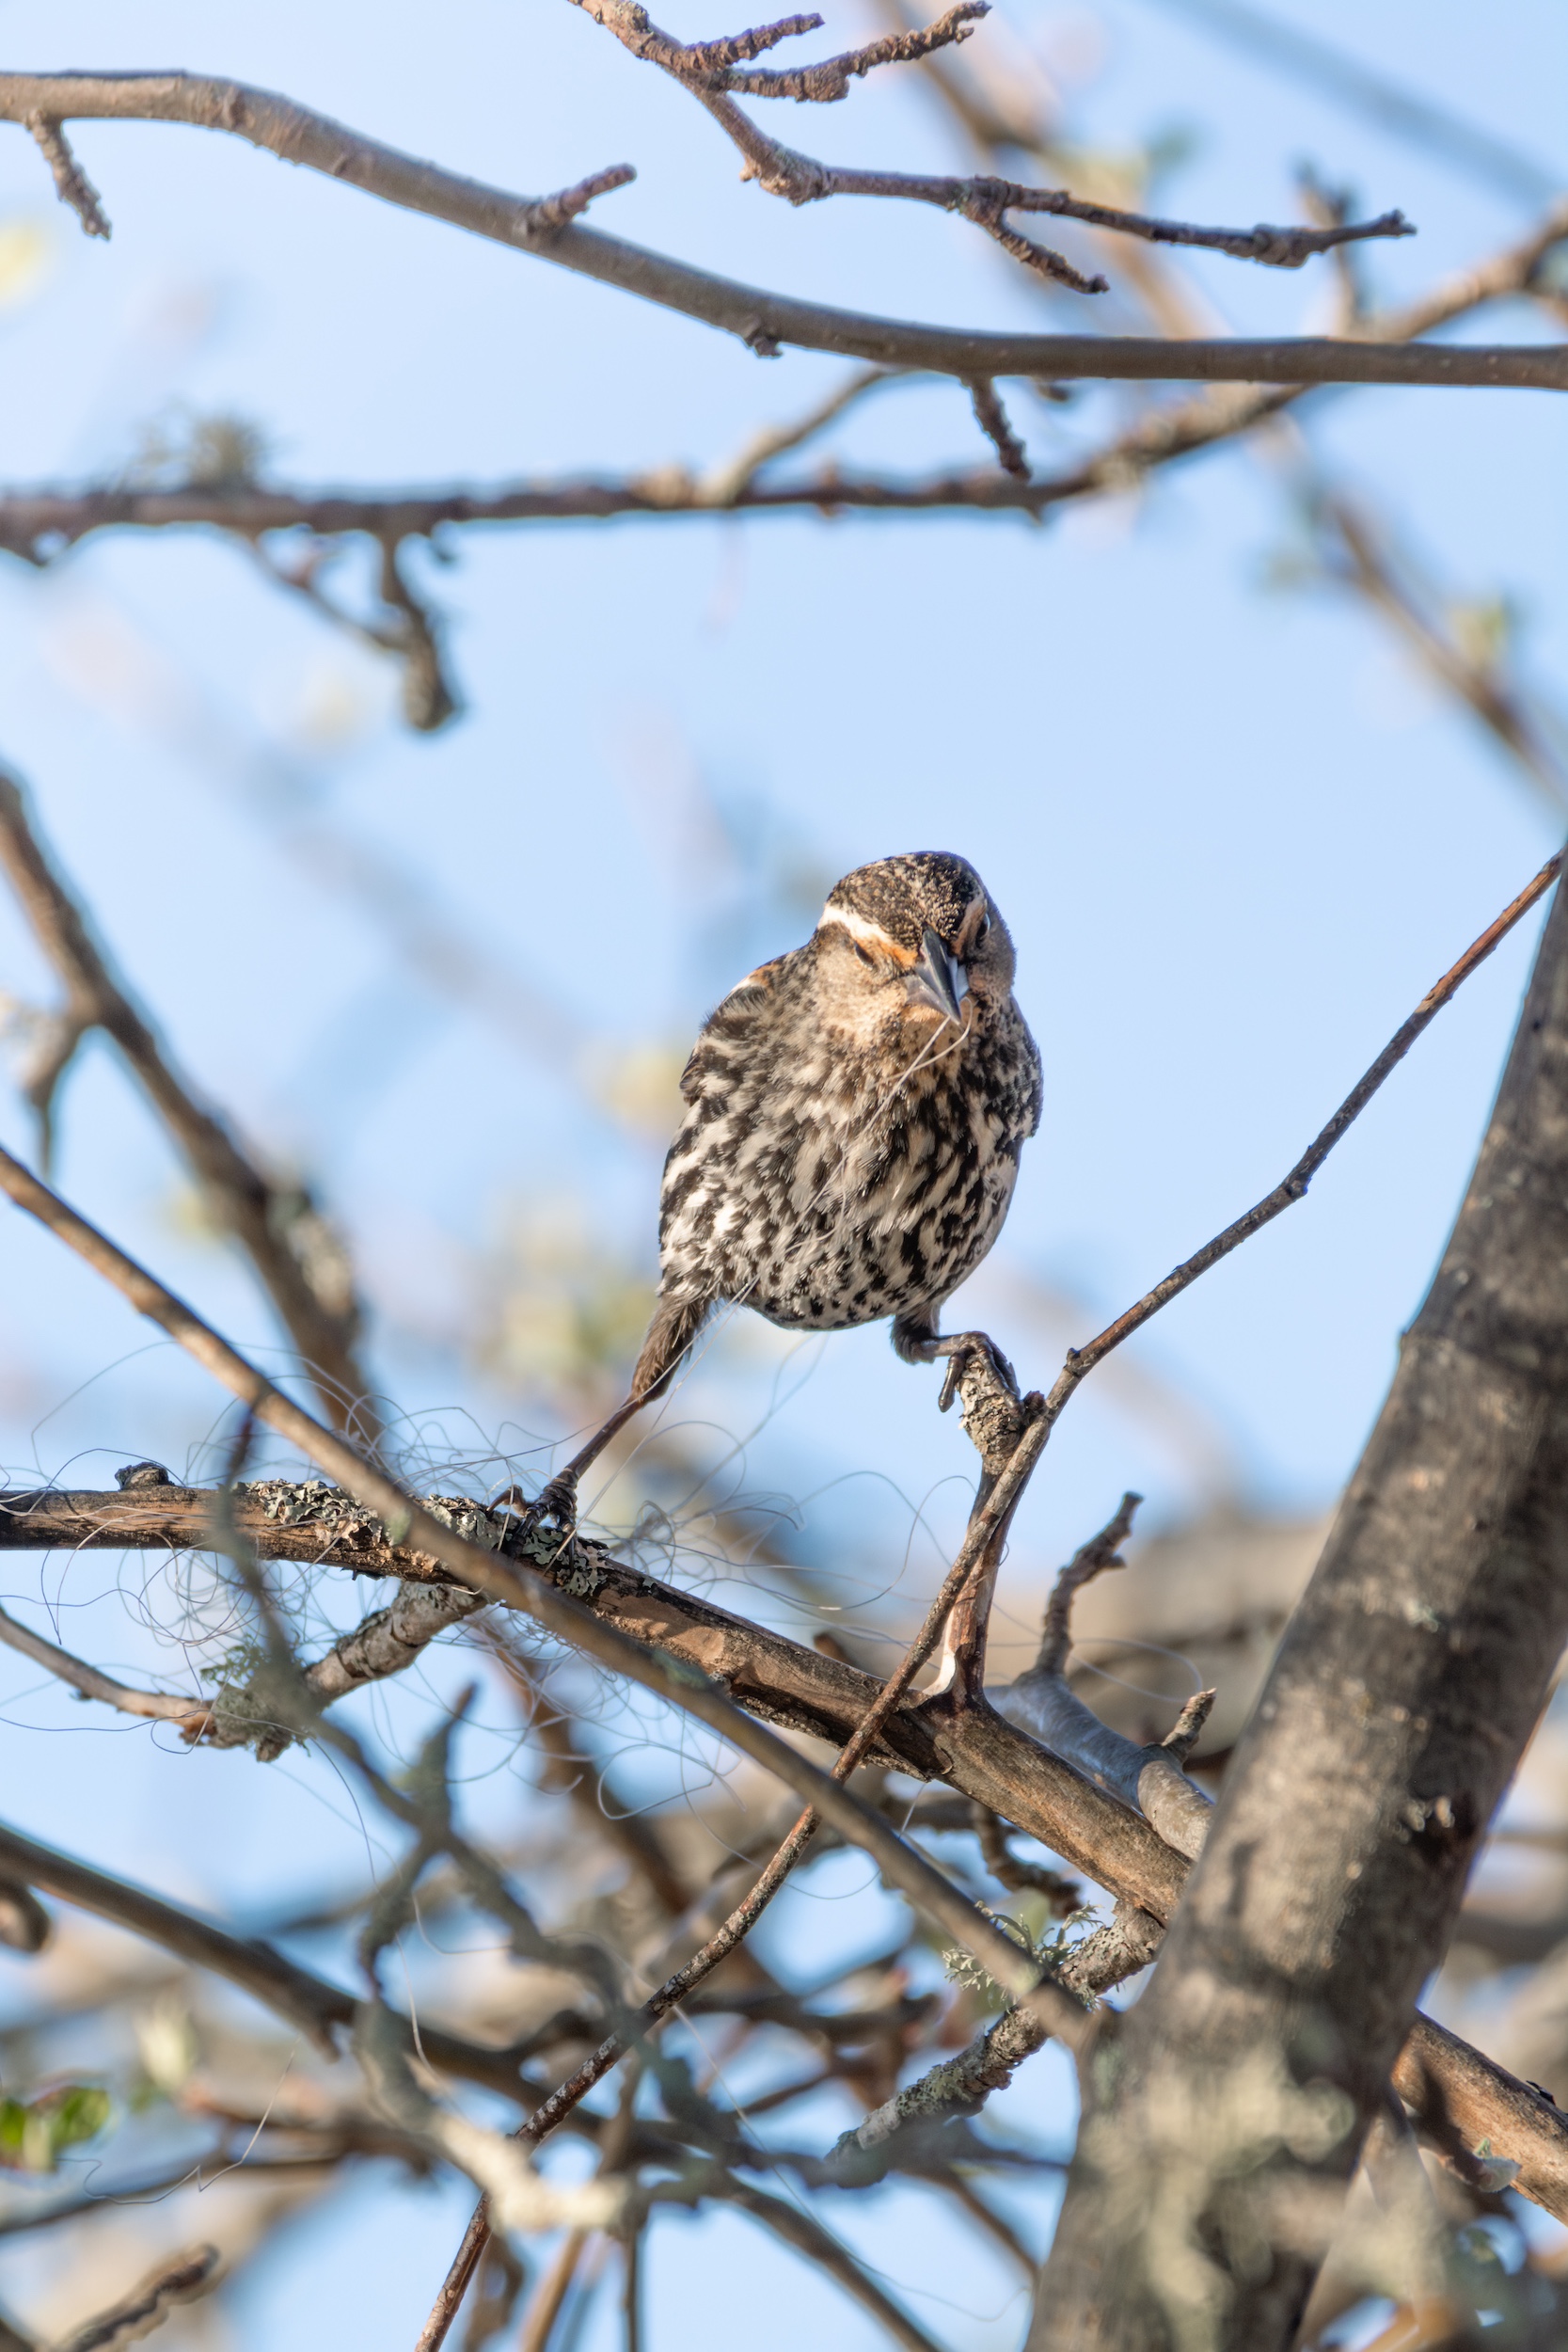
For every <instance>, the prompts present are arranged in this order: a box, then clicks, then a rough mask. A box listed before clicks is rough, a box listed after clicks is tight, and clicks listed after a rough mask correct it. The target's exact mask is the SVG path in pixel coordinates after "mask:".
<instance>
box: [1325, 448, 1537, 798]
mask: <svg viewBox="0 0 1568 2352" xmlns="http://www.w3.org/2000/svg"><path fill="white" fill-rule="evenodd" d="M1306 504H1307V516H1308V519H1309V521H1310V522H1311V523H1312V525H1313V526H1314V528H1315V529H1316V531H1317V532H1318V533H1319V534H1320V539H1321V541H1322V543H1323V546H1324V548H1325V569H1326V570H1327V572H1328V575H1329V577H1330V578H1331V579H1333V580H1337V581H1338V582H1340V583H1342V584H1343V585H1345V586H1348V587H1351V588H1354V589H1355V590H1356V591H1358V592H1359V594H1360V595H1361V596H1364V597H1366V599H1367V600H1368V602H1369V603H1370V604H1371V605H1373V606H1374V607H1375V608H1376V610H1377V611H1378V612H1381V613H1382V614H1383V615H1384V617H1385V618H1386V620H1390V621H1392V623H1393V624H1394V627H1395V628H1397V629H1398V631H1399V632H1400V635H1401V636H1402V638H1403V639H1404V641H1405V643H1406V644H1408V645H1409V646H1411V647H1412V648H1413V649H1414V651H1415V653H1416V654H1417V656H1418V659H1419V660H1420V661H1421V662H1422V663H1423V664H1424V665H1425V667H1426V668H1427V669H1429V670H1430V671H1431V672H1432V673H1433V675H1435V676H1436V677H1437V678H1438V679H1439V680H1440V681H1441V683H1442V684H1443V685H1444V686H1445V687H1447V688H1448V690H1449V692H1450V693H1452V694H1455V695H1457V696H1458V698H1459V699H1460V701H1461V702H1463V703H1465V704H1467V705H1468V707H1469V708H1470V709H1471V710H1472V711H1473V712H1474V714H1475V716H1476V717H1477V718H1478V719H1479V720H1480V721H1481V724H1482V725H1483V726H1484V727H1486V728H1487V730H1488V731H1489V732H1490V733H1491V734H1492V735H1494V736H1496V737H1497V740H1498V741H1499V742H1500V743H1501V744H1502V745H1503V747H1504V749H1505V750H1507V751H1509V752H1511V753H1512V754H1513V757H1514V758H1515V759H1516V760H1517V761H1518V763H1519V765H1520V767H1521V768H1522V769H1523V771H1524V772H1525V774H1526V775H1527V776H1528V778H1529V780H1530V782H1531V783H1532V784H1533V785H1534V786H1535V787H1536V788H1537V790H1538V791H1539V792H1540V793H1541V794H1542V796H1543V798H1544V800H1545V801H1546V802H1547V803H1548V804H1549V805H1550V807H1551V809H1552V811H1553V813H1554V815H1556V816H1558V817H1560V816H1561V813H1562V811H1563V809H1564V808H1565V807H1568V759H1565V758H1564V755H1563V754H1562V752H1561V751H1560V748H1559V743H1558V742H1557V741H1554V739H1553V737H1554V733H1555V734H1556V735H1557V736H1558V737H1559V739H1561V728H1560V723H1559V726H1558V728H1557V729H1555V730H1554V729H1553V727H1552V725H1551V720H1552V717H1553V716H1554V715H1555V714H1552V713H1549V712H1547V711H1544V710H1541V709H1539V708H1536V707H1532V704H1531V698H1530V697H1529V696H1528V693H1527V692H1526V691H1525V690H1524V689H1523V688H1522V687H1521V685H1520V684H1519V682H1518V680H1517V679H1516V678H1514V677H1511V676H1510V675H1509V673H1508V668H1507V664H1506V660H1505V659H1504V656H1503V652H1502V649H1501V648H1500V647H1496V648H1494V647H1488V648H1487V649H1486V650H1485V651H1481V650H1478V648H1477V647H1476V646H1474V645H1470V644H1465V641H1464V639H1463V638H1462V636H1461V635H1460V632H1459V631H1458V629H1456V628H1454V626H1453V625H1452V622H1451V621H1446V620H1444V619H1443V618H1441V617H1439V615H1438V613H1437V612H1434V611H1433V605H1434V602H1435V599H1434V598H1433V597H1432V596H1424V597H1423V596H1421V595H1420V593H1419V592H1418V589H1417V588H1415V587H1414V586H1413V585H1412V584H1411V582H1410V580H1409V578H1408V571H1409V566H1408V564H1407V563H1404V562H1401V561H1399V560H1398V559H1396V557H1395V555H1394V553H1393V551H1392V550H1391V549H1390V548H1389V547H1388V545H1387V542H1386V534H1385V533H1383V532H1380V531H1379V530H1378V528H1377V525H1376V523H1375V522H1374V520H1373V519H1372V517H1371V516H1370V515H1369V514H1368V513H1367V511H1366V509H1365V507H1364V506H1363V505H1362V504H1361V502H1360V501H1357V500H1354V499H1352V498H1349V497H1347V496H1346V495H1345V494H1344V493H1343V492H1342V491H1338V492H1336V491H1328V490H1324V489H1323V488H1322V487H1321V486H1319V485H1309V487H1308V490H1307V500H1306Z"/></svg>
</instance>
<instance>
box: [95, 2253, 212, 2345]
mask: <svg viewBox="0 0 1568 2352" xmlns="http://www.w3.org/2000/svg"><path fill="white" fill-rule="evenodd" d="M218 2265H219V2255H218V2249H217V2248H216V2247H215V2246H189V2247H187V2248H186V2249H185V2250H184V2252H183V2253H182V2254H176V2255H174V2256H173V2257H172V2258H171V2259H170V2260H167V2261H166V2262H162V2263H160V2264H159V2265H158V2267H157V2268H156V2270H153V2271H150V2272H149V2274H148V2276H147V2277H146V2278H145V2279H144V2280H142V2281H141V2283H140V2285H139V2286H135V2287H133V2288H132V2290H131V2292H130V2294H129V2295H127V2296H124V2297H123V2298H122V2300H121V2301H119V2303H117V2304H116V2305H115V2306H114V2308H113V2310H112V2311H106V2312H100V2313H99V2315H98V2317H97V2318H96V2319H89V2320H88V2321H87V2324H86V2326H85V2327H82V2328H76V2329H75V2330H74V2331H73V2332H72V2333H71V2335H69V2336H67V2337H66V2338H65V2340H64V2342H63V2343H61V2344H58V2345H57V2346H56V2347H55V2352H112V2347H113V2346H115V2345H116V2344H130V2343H132V2342H134V2340H135V2338H136V2337H138V2336H145V2335H148V2334H150V2331H151V2330H152V2329H153V2328H156V2327H158V2326H160V2325H161V2323H162V2322H163V2320H164V2319H165V2318H166V2316H167V2315H168V2312H170V2311H171V2310H172V2309H173V2307H174V2305H175V2304H177V2303H191V2302H194V2301H195V2300H196V2298H197V2296H201V2295H210V2294H211V2293H212V2291H213V2289H214V2287H215V2286H216V2285H217V2283H218V2278H217V2273H218Z"/></svg>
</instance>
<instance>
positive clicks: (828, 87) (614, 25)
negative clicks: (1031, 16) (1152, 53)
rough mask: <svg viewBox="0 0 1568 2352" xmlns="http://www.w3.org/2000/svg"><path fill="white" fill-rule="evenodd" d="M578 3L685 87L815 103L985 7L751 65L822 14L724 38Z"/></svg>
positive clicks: (948, 36) (969, 27) (953, 32)
mask: <svg viewBox="0 0 1568 2352" xmlns="http://www.w3.org/2000/svg"><path fill="white" fill-rule="evenodd" d="M578 7H579V8H586V9H587V12H588V14H589V15H590V16H592V17H593V18H594V20H595V22H596V23H598V24H603V25H604V26H605V27H606V28H607V30H609V31H610V32H612V33H613V34H614V35H615V37H616V39H617V40H619V41H621V42H622V44H623V45H624V46H625V47H626V48H627V49H629V50H630V51H631V53H632V55H633V56H636V57H644V58H646V59H647V61H648V62H649V64H651V65H657V66H662V67H663V68H664V71H665V72H667V73H673V75H674V76H675V78H676V80H677V81H681V82H685V83H687V84H688V86H689V87H694V88H702V89H709V90H736V91H738V92H739V93H740V95H741V96H742V97H746V98H794V99H799V100H800V101H802V102H807V103H813V104H816V105H829V104H832V103H833V102H834V101H836V100H838V99H840V98H845V97H847V95H848V91H849V84H850V82H851V81H852V80H853V79H855V78H856V77H857V76H858V75H861V74H865V73H870V72H873V71H874V70H875V68H876V67H878V66H882V65H904V64H908V63H910V62H911V60H913V59H915V58H917V57H925V56H929V55H930V54H931V52H932V51H933V50H937V49H943V48H946V47H947V46H948V45H949V44H950V43H954V42H958V41H961V40H968V39H969V36H970V34H971V32H972V31H973V30H974V25H975V24H976V23H977V22H978V21H979V19H980V18H981V17H983V16H989V15H990V0H958V6H957V7H956V8H949V9H948V10H947V12H946V14H945V15H943V16H942V17H939V18H938V19H937V21H936V23H935V24H927V25H922V26H920V27H919V28H918V29H916V30H911V31H910V32H903V33H892V34H889V35H887V36H885V37H884V38H883V39H882V40H872V41H867V42H865V43H864V45H863V47H862V48H859V49H847V50H845V51H843V52H842V53H841V55H839V56H836V57H824V58H822V59H821V60H820V62H819V63H817V64H816V65H808V66H797V67H793V68H786V69H785V70H784V71H783V72H776V71H771V70H768V69H764V70H763V71H762V72H756V73H749V72H742V71H741V70H740V69H741V68H742V67H743V66H745V65H746V64H749V62H750V61H751V59H752V58H753V57H757V56H762V55H763V54H764V53H765V52H766V51H768V50H769V49H773V48H776V47H777V46H778V44H779V42H780V41H781V40H796V39H797V38H798V37H799V36H800V34H802V33H815V32H817V31H819V30H820V28H821V24H822V19H821V18H820V17H819V16H815V15H813V16H791V17H785V18H784V20H783V21H782V22H781V23H779V24H764V25H760V26H758V27H757V28H756V29H755V30H754V31H752V32H746V33H735V34H732V35H731V36H730V37H729V38H728V39H727V40H704V41H679V40H673V39H672V38H671V36H670V35H669V34H668V33H661V32H660V31H659V28H658V26H657V24H653V23H652V22H651V21H650V19H649V16H648V12H647V10H646V8H639V7H637V6H636V5H635V0H578Z"/></svg>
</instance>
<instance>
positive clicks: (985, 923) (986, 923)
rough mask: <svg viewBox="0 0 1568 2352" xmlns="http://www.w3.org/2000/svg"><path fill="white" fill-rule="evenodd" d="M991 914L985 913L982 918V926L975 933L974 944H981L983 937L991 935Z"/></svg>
mask: <svg viewBox="0 0 1568 2352" xmlns="http://www.w3.org/2000/svg"><path fill="white" fill-rule="evenodd" d="M989 935H990V915H989V914H984V915H982V916H981V918H980V928H979V930H977V931H976V932H975V934H974V944H975V946H979V944H980V942H981V940H982V939H985V938H987V937H988V936H989Z"/></svg>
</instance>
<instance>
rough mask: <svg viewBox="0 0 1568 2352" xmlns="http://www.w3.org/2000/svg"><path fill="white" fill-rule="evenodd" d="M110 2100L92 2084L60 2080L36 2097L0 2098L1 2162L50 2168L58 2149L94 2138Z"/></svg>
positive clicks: (37, 2169)
mask: <svg viewBox="0 0 1568 2352" xmlns="http://www.w3.org/2000/svg"><path fill="white" fill-rule="evenodd" d="M111 2106H112V2103H111V2101H110V2098H109V2094H108V2092H107V2091H106V2090H101V2089H100V2088H99V2087H98V2086H97V2085H96V2084H94V2083H63V2084H61V2085H60V2087H59V2088H58V2089H57V2090H46V2091H43V2092H42V2093H41V2094H40V2096H39V2097H38V2098H36V2099H32V2100H25V2099H0V2165H4V2166H6V2167H8V2169H10V2170H11V2171H13V2172H53V2171H54V2169H55V2165H56V2163H57V2162H58V2161H59V2158H60V2155H61V2153H62V2152H63V2151H64V2150H65V2149H67V2148H76V2147H79V2146H80V2145H81V2143H82V2142H83V2141H84V2140H87V2139H96V2138H97V2137H98V2135H99V2133H100V2132H101V2131H103V2127H104V2125H105V2124H106V2123H107V2122H108V2121H109V2115H110V2111H111Z"/></svg>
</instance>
